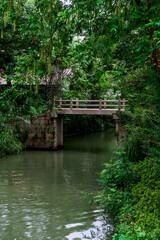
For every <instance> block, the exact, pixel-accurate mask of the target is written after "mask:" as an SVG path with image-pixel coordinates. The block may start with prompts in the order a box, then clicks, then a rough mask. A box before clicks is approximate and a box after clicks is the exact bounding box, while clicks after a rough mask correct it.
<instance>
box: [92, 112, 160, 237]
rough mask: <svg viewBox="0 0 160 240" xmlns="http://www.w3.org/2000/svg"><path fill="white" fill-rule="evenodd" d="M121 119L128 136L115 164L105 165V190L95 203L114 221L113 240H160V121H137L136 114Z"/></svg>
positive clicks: (103, 183) (154, 117)
mask: <svg viewBox="0 0 160 240" xmlns="http://www.w3.org/2000/svg"><path fill="white" fill-rule="evenodd" d="M147 113H148V114H151V113H149V111H147ZM136 114H138V113H136ZM140 114H142V112H140ZM127 116H128V118H127ZM121 119H125V121H126V119H127V121H126V122H125V123H126V124H124V127H125V129H126V131H127V132H128V137H127V138H124V139H122V141H121V145H119V147H118V149H117V151H116V152H115V153H114V157H113V163H106V164H105V168H104V170H103V171H102V172H101V174H100V176H101V180H100V184H101V186H102V188H103V189H102V191H100V192H99V193H98V194H97V197H96V201H99V202H100V204H102V206H103V208H104V209H105V210H106V211H110V212H111V213H112V214H113V216H114V218H115V223H116V234H115V235H114V237H113V239H114V240H119V239H124V240H159V239H160V212H159V209H160V205H159V204H160V194H159V193H160V171H159V170H160V161H159V153H160V151H159V139H158V134H159V133H158V129H159V124H158V121H159V118H158V116H157V115H153V114H152V116H151V115H150V118H149V119H148V117H146V119H145V121H146V122H145V121H144V118H143V119H142V118H140V115H139V118H137V116H136V118H135V113H134V114H133V115H132V116H131V115H130V113H127V112H126V113H125V115H124V116H122V118H121ZM128 119H129V122H130V125H128ZM133 119H134V121H133ZM141 120H142V122H141ZM153 120H154V124H152V121H153ZM131 123H132V124H131ZM133 125H134V131H133ZM140 126H141V128H140ZM142 127H143V128H142ZM146 127H148V129H149V130H150V132H149V134H150V136H149V137H146V134H144V132H145V131H146ZM144 129H145V131H144ZM131 130H132V131H131ZM133 133H134V134H133ZM155 133H157V135H156V134H155ZM149 139H150V141H149ZM97 199H98V200H97Z"/></svg>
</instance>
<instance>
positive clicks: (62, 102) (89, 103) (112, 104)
mask: <svg viewBox="0 0 160 240" xmlns="http://www.w3.org/2000/svg"><path fill="white" fill-rule="evenodd" d="M126 102H128V101H127V100H125V99H123V100H121V99H119V100H107V99H104V100H103V99H99V100H79V99H78V98H76V99H75V100H74V99H69V100H67V99H62V98H60V99H54V100H53V108H54V109H71V110H73V109H76V110H78V109H95V110H96V109H97V110H110V109H115V110H119V111H123V110H125V107H126V106H127V105H126Z"/></svg>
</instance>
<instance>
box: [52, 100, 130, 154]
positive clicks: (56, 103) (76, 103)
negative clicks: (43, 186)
mask: <svg viewBox="0 0 160 240" xmlns="http://www.w3.org/2000/svg"><path fill="white" fill-rule="evenodd" d="M126 102H128V101H127V100H125V99H123V100H121V99H119V100H106V99H104V100H102V99H100V100H79V99H78V98H77V99H76V100H73V99H70V100H66V99H62V98H60V99H55V100H53V109H52V111H53V112H54V113H55V115H56V116H57V117H56V118H55V121H54V129H55V133H54V149H57V148H59V147H63V115H67V114H76V115H113V118H114V119H117V118H118V117H117V115H116V113H117V112H119V111H124V110H125V107H126V106H127V105H126ZM118 128H119V125H118V123H116V131H117V132H118Z"/></svg>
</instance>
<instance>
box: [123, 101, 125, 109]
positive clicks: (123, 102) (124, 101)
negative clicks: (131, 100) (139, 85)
mask: <svg viewBox="0 0 160 240" xmlns="http://www.w3.org/2000/svg"><path fill="white" fill-rule="evenodd" d="M123 109H124V110H125V99H123Z"/></svg>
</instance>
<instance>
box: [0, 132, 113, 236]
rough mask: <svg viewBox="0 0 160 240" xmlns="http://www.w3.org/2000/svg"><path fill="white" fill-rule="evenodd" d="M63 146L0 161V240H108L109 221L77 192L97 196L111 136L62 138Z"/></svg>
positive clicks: (95, 135) (109, 232)
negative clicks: (99, 178)
mask: <svg viewBox="0 0 160 240" xmlns="http://www.w3.org/2000/svg"><path fill="white" fill-rule="evenodd" d="M64 146H65V148H64V149H63V150H60V151H55V152H53V151H27V152H23V153H21V154H19V155H13V156H9V157H5V158H2V159H0V239H1V240H21V239H23V240H27V239H32V240H46V239H51V240H58V239H59V240H67V239H68V240H72V239H77V240H78V239H81V240H83V239H84V240H85V239H92V240H101V239H103V240H111V239H112V237H111V236H112V232H113V225H112V219H111V218H110V217H109V215H107V214H105V215H104V214H103V211H102V209H100V208H98V206H95V205H89V204H88V200H86V199H85V198H83V194H82V192H85V193H90V192H96V191H97V190H98V183H97V181H96V179H97V178H98V173H99V172H100V171H101V170H102V169H103V163H105V162H109V161H110V159H111V155H112V152H113V149H114V147H115V136H114V132H113V130H112V129H109V130H107V131H105V132H103V133H96V134H90V135H84V136H78V137H72V138H66V139H65V143H64Z"/></svg>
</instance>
